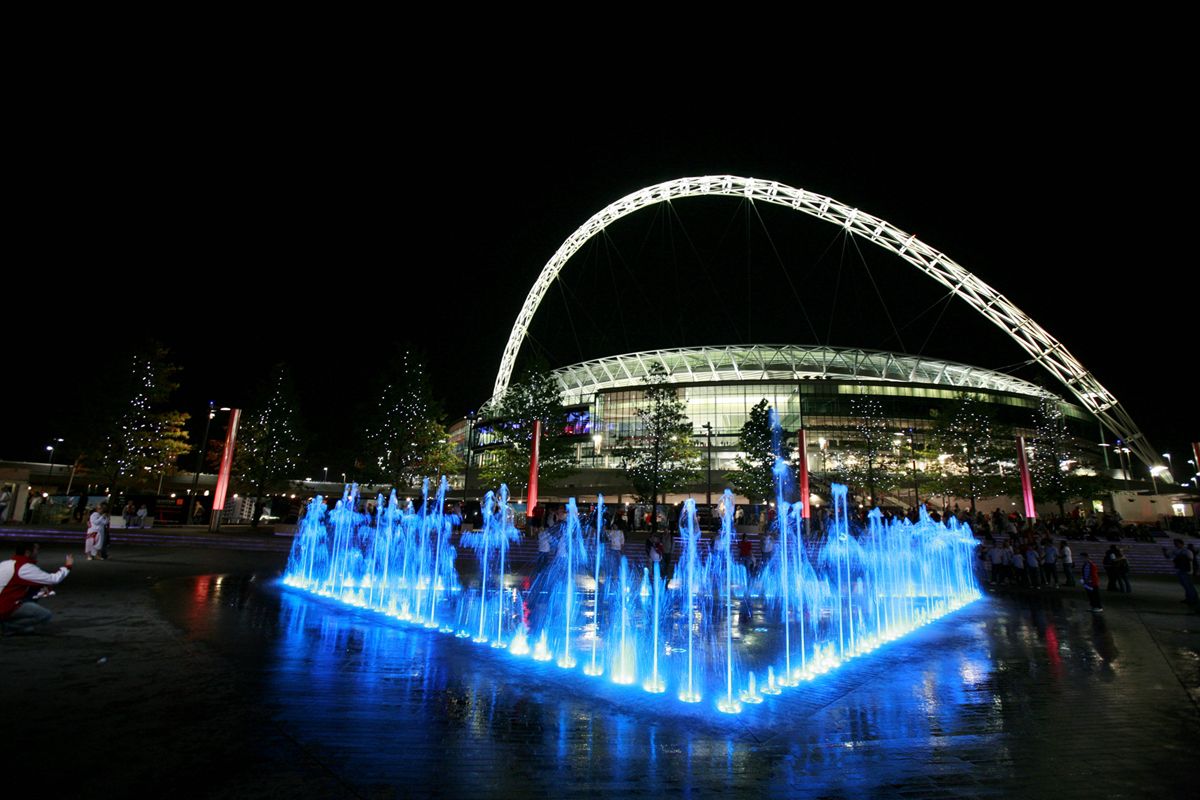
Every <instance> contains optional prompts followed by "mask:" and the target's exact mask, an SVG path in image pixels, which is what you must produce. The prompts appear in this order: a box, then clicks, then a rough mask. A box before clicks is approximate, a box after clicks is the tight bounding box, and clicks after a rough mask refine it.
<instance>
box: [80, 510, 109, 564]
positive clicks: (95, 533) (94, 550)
mask: <svg viewBox="0 0 1200 800" xmlns="http://www.w3.org/2000/svg"><path fill="white" fill-rule="evenodd" d="M83 550H84V552H85V553H87V558H88V561H92V560H94V559H97V558H101V559H104V558H108V503H101V504H100V507H99V508H97V509H96V510H95V511H93V512H92V516H91V517H89V518H88V529H87V536H86V537H85V538H84V540H83Z"/></svg>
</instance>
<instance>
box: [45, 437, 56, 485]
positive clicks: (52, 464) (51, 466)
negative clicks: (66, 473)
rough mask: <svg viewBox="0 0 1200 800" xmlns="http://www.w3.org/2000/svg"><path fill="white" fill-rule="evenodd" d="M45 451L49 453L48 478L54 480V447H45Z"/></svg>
mask: <svg viewBox="0 0 1200 800" xmlns="http://www.w3.org/2000/svg"><path fill="white" fill-rule="evenodd" d="M46 449H47V450H49V451H50V478H51V480H53V479H54V445H52V444H48V445H46Z"/></svg>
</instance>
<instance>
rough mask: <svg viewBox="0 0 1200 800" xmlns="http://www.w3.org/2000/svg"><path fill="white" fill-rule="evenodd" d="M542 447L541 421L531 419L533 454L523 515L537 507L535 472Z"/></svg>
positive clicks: (530, 512)
mask: <svg viewBox="0 0 1200 800" xmlns="http://www.w3.org/2000/svg"><path fill="white" fill-rule="evenodd" d="M541 447H542V421H541V420H540V419H535V420H534V421H533V454H532V457H531V458H530V459H529V502H528V503H527V504H526V511H525V515H526V516H528V515H530V514H532V513H533V510H534V509H535V508H537V500H538V495H537V472H538V454H539V451H540V450H541Z"/></svg>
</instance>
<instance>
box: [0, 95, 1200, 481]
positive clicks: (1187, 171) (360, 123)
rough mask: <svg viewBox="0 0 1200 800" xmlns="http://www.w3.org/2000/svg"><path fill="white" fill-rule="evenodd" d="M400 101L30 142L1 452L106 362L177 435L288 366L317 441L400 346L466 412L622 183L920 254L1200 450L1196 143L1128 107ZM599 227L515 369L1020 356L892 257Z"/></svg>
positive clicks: (60, 412) (631, 226) (779, 240)
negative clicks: (658, 358) (824, 214)
mask: <svg viewBox="0 0 1200 800" xmlns="http://www.w3.org/2000/svg"><path fill="white" fill-rule="evenodd" d="M413 104H414V106H413V108H412V109H410V110H409V111H407V112H405V113H403V114H401V115H400V116H399V118H397V117H395V116H386V115H382V114H374V113H372V112H370V111H361V110H357V109H356V110H353V111H346V113H344V114H342V113H339V112H338V111H336V110H333V109H330V110H329V113H328V115H325V114H317V113H316V112H315V111H313V110H311V109H306V110H297V109H296V108H294V107H286V108H275V107H268V106H264V107H250V106H238V107H237V108H225V107H222V106H221V105H220V104H219V103H218V102H216V101H213V102H212V104H211V105H208V106H205V109H206V110H207V111H208V112H210V113H200V112H199V111H198V110H197V109H190V110H189V111H190V112H191V113H185V112H184V110H183V108H182V107H181V108H179V109H175V110H174V111H172V112H170V113H167V114H162V115H157V114H156V115H151V114H149V113H146V112H132V111H131V112H130V113H129V114H128V115H127V116H125V115H120V114H114V116H113V117H112V119H113V122H112V124H111V125H109V126H102V127H104V130H103V131H102V132H100V133H97V134H96V135H95V136H94V137H90V138H88V139H86V141H85V142H84V143H82V144H81V143H80V142H79V140H78V139H74V138H71V136H70V134H69V133H67V132H64V131H62V130H49V129H47V130H44V131H33V132H32V133H33V134H34V135H32V136H31V144H30V146H31V147H32V148H33V151H34V152H35V153H36V154H38V155H40V156H43V157H42V158H37V159H33V161H32V162H31V163H37V164H38V165H39V168H38V169H36V170H32V169H31V170H29V171H28V173H26V172H25V171H22V173H21V176H20V179H19V181H18V184H17V185H18V187H19V188H21V189H22V190H23V191H21V192H20V193H19V195H18V196H19V197H21V198H22V201H21V203H20V207H19V208H18V210H17V213H16V215H15V217H10V229H11V230H12V231H13V235H14V236H15V240H16V241H15V246H13V247H10V251H9V255H10V258H9V259H8V260H9V262H10V266H11V269H10V270H9V272H10V275H9V282H8V287H7V289H6V293H7V298H6V299H7V301H8V302H6V303H5V308H6V312H5V322H6V323H7V324H6V325H5V329H6V330H7V332H8V336H7V337H6V338H7V349H8V352H9V356H10V359H9V360H10V368H9V369H8V371H7V375H8V391H7V392H6V393H5V401H4V402H5V406H6V408H5V419H6V420H7V421H8V423H9V424H6V425H5V426H4V427H3V431H2V433H0V457H3V458H7V459H26V458H35V457H39V456H41V457H44V445H45V444H46V442H47V441H48V439H49V437H52V436H57V435H59V434H58V433H56V430H57V429H58V428H59V427H61V425H59V420H61V419H62V418H63V417H64V416H66V415H70V414H72V413H73V409H74V408H76V407H77V404H79V403H86V402H88V397H89V395H91V394H93V393H99V392H104V391H105V377H104V375H103V373H102V369H103V368H102V365H103V364H104V363H105V358H106V356H108V355H111V354H112V353H115V352H120V351H121V350H122V349H124V348H128V347H131V346H133V345H134V344H136V343H137V342H138V341H139V340H141V339H143V338H146V337H153V338H156V339H157V340H159V341H161V342H163V343H164V344H166V345H167V346H169V347H170V348H171V351H172V354H173V358H174V359H175V361H176V362H177V363H179V364H180V365H181V366H182V367H183V372H182V374H181V376H180V377H181V381H182V387H181V389H180V390H179V391H178V392H177V393H176V396H175V402H174V405H175V406H176V407H178V408H180V409H182V410H185V411H190V412H192V414H193V416H194V417H196V418H197V420H199V419H200V418H201V416H202V409H203V408H204V407H205V406H206V404H207V401H208V400H209V399H213V400H215V401H217V403H218V405H237V404H241V403H244V402H245V399H246V397H247V396H248V395H249V393H250V391H251V390H252V389H253V387H254V384H255V382H256V381H257V380H259V378H260V377H261V376H262V374H263V373H264V371H266V370H267V369H269V367H270V366H271V365H272V364H273V363H275V362H278V361H286V362H287V363H289V364H290V366H291V368H292V369H293V372H294V376H295V378H296V381H297V384H298V388H299V393H300V399H301V402H302V410H303V412H304V415H305V417H306V418H307V420H308V423H309V426H310V428H311V430H312V433H313V435H314V437H316V439H317V441H319V442H321V443H322V444H321V447H323V448H326V449H328V445H329V443H330V442H334V441H337V440H345V439H347V438H348V437H349V436H350V433H351V431H352V429H353V426H354V414H353V409H354V408H355V407H356V405H358V404H361V403H362V402H364V401H367V400H368V399H369V398H368V394H369V386H370V379H371V376H372V374H373V373H374V372H375V371H376V370H378V369H379V368H380V364H382V363H384V362H386V360H387V359H388V358H389V356H390V355H391V354H392V353H394V352H395V351H396V349H398V348H400V347H403V346H405V345H408V346H411V347H414V348H416V349H417V350H418V351H419V352H422V353H423V354H424V355H425V358H426V360H427V364H428V369H429V372H430V374H431V377H432V380H433V385H434V390H435V393H436V394H437V395H438V397H439V398H440V399H441V401H442V403H443V405H444V408H445V411H446V412H447V416H448V417H453V416H459V415H462V414H463V413H465V412H467V411H468V410H470V409H473V408H477V407H478V405H479V403H481V402H482V401H483V400H485V399H486V398H487V397H488V395H489V394H490V389H491V386H492V382H493V381H494V379H495V375H496V370H497V367H498V364H499V360H500V354H501V351H502V350H503V347H504V343H505V340H506V338H507V336H508V332H509V330H510V328H511V327H512V324H513V321H514V319H515V317H516V315H517V312H518V310H519V308H520V306H521V303H522V301H523V299H524V297H525V295H526V293H527V292H528V290H529V288H530V286H531V285H532V283H533V281H534V279H535V277H536V276H537V274H538V272H539V271H540V269H541V268H542V266H543V265H544V264H545V262H546V261H547V260H548V259H549V258H550V256H551V255H552V254H553V252H554V250H555V249H556V248H557V247H558V245H559V244H560V243H561V242H562V240H563V239H565V238H566V237H567V236H568V235H569V234H570V233H571V232H572V231H573V230H574V229H575V228H576V227H577V226H578V225H579V224H580V223H582V222H583V221H584V220H585V219H587V218H588V217H589V216H590V215H591V214H592V213H594V212H595V211H597V210H599V209H600V208H602V207H603V206H604V205H606V204H608V203H609V202H611V201H613V200H616V199H618V198H619V197H621V196H623V195H625V194H627V193H629V192H632V191H634V190H636V189H639V188H641V187H644V186H648V185H651V184H653V183H656V182H659V181H663V180H669V179H672V178H677V177H683V176H687V175H702V174H720V173H731V174H735V175H743V176H752V177H757V178H765V179H774V180H777V181H780V182H783V183H786V184H790V185H792V186H796V187H801V188H805V189H808V190H811V191H814V192H818V193H821V194H826V195H830V196H832V197H834V198H836V199H838V200H841V201H843V202H845V203H847V204H849V205H852V206H855V207H858V208H860V209H862V210H864V211H866V212H868V213H871V214H874V215H876V216H879V217H882V218H883V219H886V220H888V221H890V222H892V223H893V224H895V225H896V226H898V227H900V228H902V229H904V230H907V231H909V232H912V233H915V234H917V235H918V236H919V237H920V238H921V239H922V240H924V241H925V242H926V243H928V244H930V245H931V246H933V247H935V248H938V249H940V250H942V251H943V252H945V253H946V254H947V255H948V256H950V257H951V258H953V259H955V260H956V261H958V262H959V263H960V264H962V265H963V266H965V267H966V268H967V269H969V270H971V271H972V272H974V273H975V274H976V275H977V276H979V277H980V278H982V279H983V280H984V281H986V282H987V283H989V284H991V285H992V286H993V287H995V288H996V289H997V290H999V291H1000V292H1002V293H1003V294H1005V295H1006V296H1007V297H1009V298H1010V299H1011V300H1012V301H1013V302H1015V303H1016V304H1017V305H1018V306H1019V307H1020V308H1022V309H1023V310H1025V311H1026V312H1027V313H1029V314H1030V315H1031V316H1032V317H1033V318H1034V319H1036V320H1037V321H1038V322H1040V323H1041V324H1042V325H1043V326H1044V327H1045V328H1046V329H1047V330H1048V331H1049V332H1050V333H1051V334H1053V335H1054V336H1056V337H1057V338H1058V339H1059V340H1060V341H1062V342H1063V343H1064V344H1065V345H1066V346H1067V348H1068V349H1070V350H1071V351H1072V352H1073V353H1074V354H1075V355H1076V356H1077V357H1078V358H1079V359H1080V360H1081V361H1082V362H1083V363H1084V365H1085V366H1086V367H1088V368H1089V369H1090V370H1091V371H1092V372H1093V373H1094V374H1095V375H1096V376H1097V377H1098V378H1099V380H1100V381H1101V382H1102V383H1103V384H1105V385H1106V386H1107V387H1108V388H1109V389H1110V390H1111V391H1113V392H1114V393H1115V394H1116V396H1117V397H1118V399H1120V400H1121V401H1122V402H1123V404H1124V405H1125V406H1126V408H1127V409H1128V410H1129V411H1130V413H1131V414H1132V415H1133V417H1134V419H1135V420H1136V421H1137V422H1138V423H1139V424H1140V425H1141V426H1142V428H1143V430H1144V431H1145V432H1146V434H1147V435H1148V436H1149V438H1150V440H1151V442H1152V443H1153V444H1154V445H1155V447H1156V448H1158V450H1159V451H1160V452H1163V451H1166V450H1167V449H1170V450H1171V451H1172V452H1173V454H1174V456H1175V459H1176V463H1177V464H1178V463H1179V462H1180V458H1181V456H1183V454H1184V452H1185V451H1184V447H1185V446H1186V443H1187V442H1188V441H1191V440H1193V439H1196V438H1200V430H1198V429H1197V428H1198V423H1197V417H1196V414H1195V406H1196V402H1195V393H1194V389H1191V388H1190V387H1189V386H1187V384H1189V383H1190V382H1191V381H1192V380H1193V376H1194V374H1195V363H1196V352H1197V346H1198V345H1200V340H1198V339H1197V332H1198V329H1197V316H1196V296H1197V294H1196V290H1197V283H1198V280H1197V277H1196V274H1197V270H1196V269H1195V267H1194V255H1193V254H1192V253H1191V252H1190V248H1189V247H1188V246H1187V245H1188V242H1187V239H1188V234H1189V233H1190V229H1191V227H1193V225H1194V223H1193V222H1192V218H1193V214H1192V213H1191V212H1190V209H1192V208H1194V203H1191V204H1186V203H1183V204H1181V202H1180V198H1181V197H1182V196H1183V192H1182V190H1181V189H1169V188H1168V189H1164V188H1163V187H1164V185H1165V186H1168V187H1169V186H1180V187H1181V186H1187V185H1190V184H1191V183H1192V178H1193V177H1194V165H1193V164H1194V156H1193V154H1192V152H1191V151H1192V144H1193V143H1192V142H1190V141H1188V139H1189V138H1190V137H1189V136H1188V135H1187V128H1185V127H1184V126H1182V125H1180V124H1178V120H1175V119H1171V118H1169V116H1168V115H1167V112H1165V111H1162V110H1161V109H1158V108H1154V107H1153V104H1151V103H1150V102H1149V101H1145V103H1143V102H1142V101H1139V100H1136V99H1132V98H1123V99H1121V100H1120V102H1119V103H1116V104H1109V105H1107V106H1103V108H1104V109H1105V110H1104V111H1096V110H1095V109H1096V108H1098V107H1101V106H1097V105H1096V104H1094V103H1091V102H1084V99H1083V98H1075V99H1073V100H1063V101H1061V102H1057V101H1054V100H1053V98H1049V97H1043V98H1040V99H1039V100H1038V102H1037V103H1036V104H1034V105H1031V106H1029V107H1028V108H1023V109H1019V111H1020V113H1016V111H1015V110H1014V106H1012V105H1011V104H1001V105H997V106H994V107H983V106H979V107H976V108H975V109H973V110H972V111H971V112H970V113H965V112H964V113H960V114H956V115H950V116H948V117H945V118H936V117H929V118H921V119H919V118H916V117H912V116H907V115H900V116H898V117H889V118H885V117H883V116H880V115H874V117H863V118H862V119H859V118H854V119H851V118H849V117H847V116H846V115H844V114H842V113H840V112H839V113H832V112H829V113H828V114H826V113H825V112H822V111H821V110H819V109H814V110H813V111H812V112H811V113H801V112H798V111H797V112H795V113H794V114H792V115H791V116H790V119H789V120H780V119H778V118H777V117H775V116H773V113H768V110H766V109H764V112H763V114H762V116H761V117H756V116H754V115H753V114H749V113H748V114H746V115H745V118H744V119H745V121H744V123H742V124H739V125H738V126H736V127H735V126H732V125H724V126H722V127H721V128H720V129H716V128H712V127H709V126H706V125H705V124H704V123H703V121H702V119H701V118H698V117H697V116H696V115H694V114H693V115H690V116H686V117H684V116H676V115H675V114H674V112H671V111H668V110H667V109H662V110H661V114H662V116H661V118H656V117H655V116H654V115H651V116H649V117H647V115H646V114H644V113H639V114H637V115H636V118H635V117H633V116H632V115H633V113H634V112H633V111H632V110H628V109H623V108H620V107H609V108H607V109H606V110H605V113H603V114H597V117H598V118H604V119H605V122H604V124H600V123H597V122H595V121H592V120H589V119H588V118H587V116H586V115H581V116H579V117H577V118H573V119H569V120H568V119H563V118H560V117H558V116H557V115H556V114H553V113H550V111H549V110H548V109H540V110H539V109H534V108H532V107H530V108H519V107H517V106H515V105H513V106H511V107H510V106H505V105H503V104H493V105H488V106H476V107H469V108H464V109H461V110H458V111H451V112H445V113H438V114H433V113H428V112H422V111H418V110H416V107H417V104H418V101H417V100H413ZM627 115H630V118H629V119H628V120H626V119H625V117H626V116H627ZM827 117H828V119H827ZM889 120H890V121H889ZM618 127H619V129H620V130H623V131H624V132H623V133H614V132H613V130H614V129H617V128H618ZM68 145H69V146H68ZM608 234H609V235H608V236H606V237H603V238H602V239H601V240H599V241H594V242H592V243H591V244H590V245H589V246H588V247H586V248H585V249H584V250H583V251H582V252H580V253H579V254H577V255H576V256H575V259H574V260H573V261H572V262H571V263H570V264H568V266H567V268H566V270H565V271H564V272H563V277H562V281H561V285H560V286H559V287H555V288H554V289H552V291H551V293H550V294H549V295H548V296H547V300H546V302H545V303H544V304H543V306H542V308H541V310H540V311H539V313H538V315H537V317H536V318H535V322H534V325H533V328H532V329H531V334H532V335H533V337H534V341H532V342H527V343H526V346H525V348H524V350H523V355H525V356H529V355H532V354H534V353H537V354H539V355H540V356H542V357H543V358H545V359H546V360H547V361H548V362H549V363H550V364H551V365H554V366H558V365H563V364H567V363H572V362H575V361H578V360H581V359H582V358H590V357H597V356H603V355H611V354H615V353H620V352H629V351H633V350H638V349H650V348H655V347H678V346H695V345H702V344H736V343H744V342H781V343H791V342H794V343H809V342H812V341H813V340H814V339H815V340H817V341H820V342H823V343H830V344H834V345H852V346H862V347H873V348H878V349H889V350H897V351H906V352H915V353H922V354H924V355H927V356H930V357H941V358H947V359H952V360H961V361H966V362H968V363H973V364H977V365H980V366H985V367H991V368H999V367H1008V366H1011V365H1014V364H1018V363H1019V362H1022V361H1025V360H1027V359H1028V356H1026V355H1024V354H1023V352H1022V351H1020V350H1019V349H1018V348H1017V347H1016V345H1015V344H1012V343H1011V342H1010V341H1009V340H1008V339H1007V337H1005V336H1004V335H1003V334H1002V333H1001V332H1000V331H998V330H996V329H995V328H993V327H992V326H990V325H989V324H988V323H986V322H984V321H983V320H982V318H980V317H978V316H977V315H975V314H974V313H973V312H970V311H969V310H967V308H966V306H965V305H964V304H963V303H962V302H961V301H951V302H950V303H946V302H943V301H944V299H945V296H946V294H945V291H944V290H943V289H942V288H941V287H940V286H938V285H937V284H935V283H934V282H933V281H931V280H929V279H928V278H926V277H924V276H923V275H921V274H919V273H918V272H917V271H916V270H915V269H914V268H912V267H910V266H909V265H907V264H906V263H905V262H903V261H901V260H900V259H898V258H896V257H894V256H891V255H889V254H887V253H885V252H884V251H883V250H880V249H879V248H876V247H874V246H872V245H869V244H867V243H864V242H858V243H857V246H856V245H855V243H854V241H847V239H846V237H845V236H844V235H841V234H839V232H838V231H837V230H836V229H835V228H834V227H833V226H831V225H829V224H827V223H822V222H819V221H816V220H812V219H811V218H808V217H805V216H803V215H800V214H797V213H794V212H789V211H787V210H785V209H780V208H774V207H764V206H762V205H761V204H760V205H757V206H750V205H749V204H747V203H745V202H743V201H737V200H728V199H721V200H717V199H707V198H706V199H696V200H691V201H681V202H679V203H675V204H673V205H672V207H671V208H670V209H666V208H665V207H663V206H660V207H658V208H657V209H650V210H644V211H641V212H639V213H638V214H635V215H633V216H632V217H629V218H627V219H626V220H624V221H622V222H620V223H618V224H617V225H615V226H613V227H612V228H610V229H609V231H608ZM785 274H786V276H787V277H785ZM788 277H790V279H791V281H790V283H789V281H788ZM1016 372H1017V374H1019V375H1021V376H1022V377H1026V378H1029V379H1032V380H1037V381H1039V382H1043V383H1045V384H1046V385H1047V386H1048V387H1049V388H1051V389H1053V390H1054V391H1062V390H1061V388H1060V387H1058V386H1056V385H1053V384H1050V383H1047V381H1048V380H1051V379H1049V378H1048V376H1046V375H1045V374H1044V373H1040V372H1039V371H1037V370H1035V369H1031V368H1028V367H1018V368H1016ZM193 436H194V437H195V438H199V433H198V431H197V432H195V433H193ZM189 466H190V462H189ZM330 466H331V471H336V466H335V465H332V464H331V465H330Z"/></svg>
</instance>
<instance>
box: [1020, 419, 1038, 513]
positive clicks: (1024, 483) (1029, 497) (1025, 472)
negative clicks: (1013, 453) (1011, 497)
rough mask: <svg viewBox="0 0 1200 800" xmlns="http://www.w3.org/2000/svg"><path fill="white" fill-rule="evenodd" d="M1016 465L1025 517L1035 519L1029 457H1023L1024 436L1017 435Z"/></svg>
mask: <svg viewBox="0 0 1200 800" xmlns="http://www.w3.org/2000/svg"><path fill="white" fill-rule="evenodd" d="M1017 467H1018V468H1019V469H1020V470H1021V497H1022V498H1023V499H1024V500H1025V518H1026V519H1037V509H1036V508H1034V507H1033V480H1032V479H1031V478H1030V477H1029V459H1028V458H1026V457H1025V437H1024V436H1018V437H1017Z"/></svg>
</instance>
